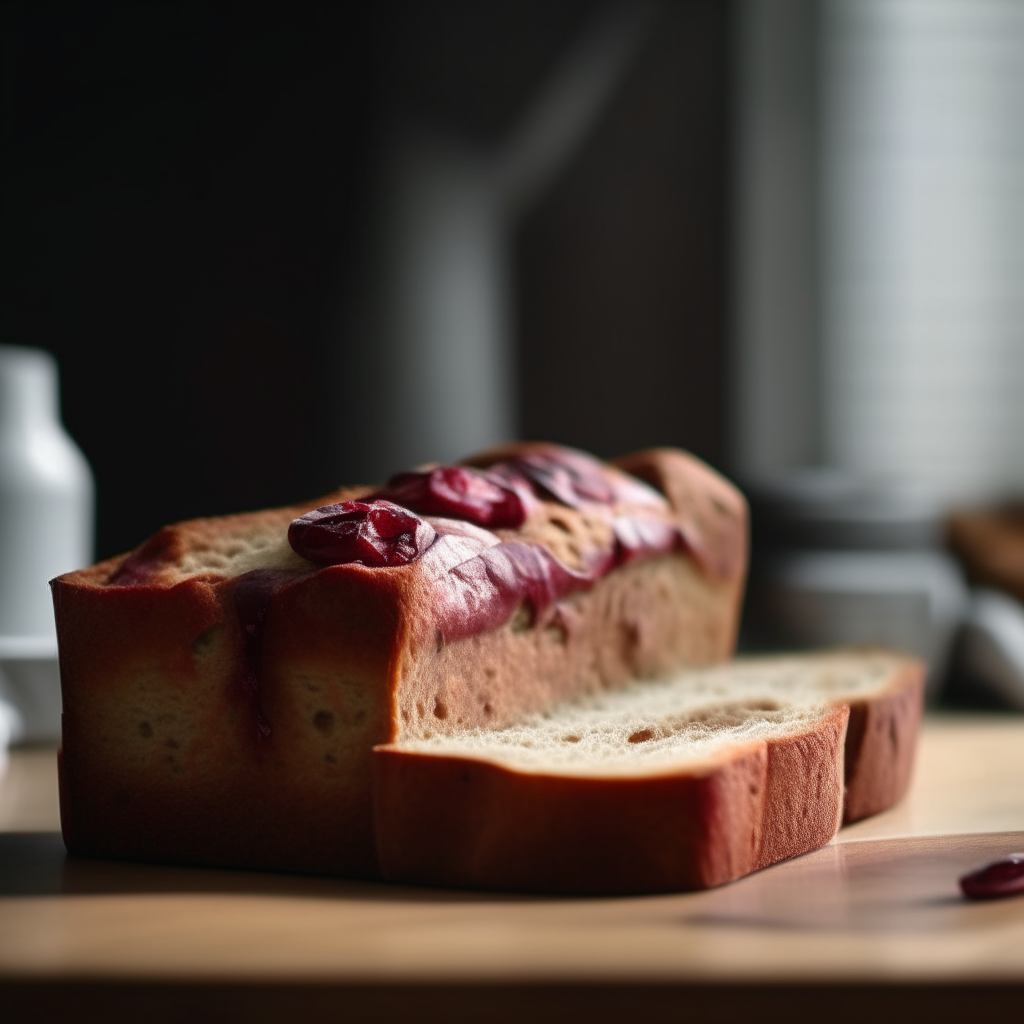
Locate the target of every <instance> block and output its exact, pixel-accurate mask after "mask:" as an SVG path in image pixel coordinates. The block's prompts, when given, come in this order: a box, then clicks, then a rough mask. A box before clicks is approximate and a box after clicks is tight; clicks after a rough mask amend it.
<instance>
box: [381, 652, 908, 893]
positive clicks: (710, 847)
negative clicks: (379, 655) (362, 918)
mask: <svg viewBox="0 0 1024 1024" xmlns="http://www.w3.org/2000/svg"><path fill="white" fill-rule="evenodd" d="M922 677H923V670H922V666H921V665H920V664H919V663H918V662H916V661H914V660H912V659H909V658H905V657H902V656H900V655H895V654H890V653H887V652H877V651H875V652H849V651H846V652H836V653H830V654H822V655H812V656H805V657H779V658H763V659H749V660H741V661H738V662H734V663H732V664H730V665H725V666H719V667H717V668H712V669H706V670H700V671H690V672H685V673H682V674H680V675H678V676H677V677H675V678H673V679H672V680H671V681H669V682H663V683H647V684H637V685H635V686H632V687H630V688H628V689H626V690H620V691H618V692H613V693H605V694H602V695H600V696H597V697H591V698H588V699H586V700H584V701H581V702H576V703H572V704H568V705H564V706H562V707H561V708H559V709H557V710H555V711H552V712H549V713H547V714H543V715H537V716H534V717H532V718H530V719H527V720H526V721H524V722H523V723H522V724H519V725H515V726H512V727H509V728H506V729H502V730H497V731H495V730H490V731H488V730H482V729H475V730H469V731H465V732H462V733H459V734H455V735H447V736H434V737H430V738H420V739H409V740H405V741H402V742H398V743H392V744H387V745H382V746H378V747H376V748H375V750H374V764H373V771H374V814H375V830H376V837H377V850H378V856H379V857H380V862H381V866H382V869H383V873H384V876H385V877H386V878H388V879H391V880H393V881H402V882H417V883H429V884H437V885H446V886H460V887H461V886H465V887H474V888H494V889H511V890H523V891H546V892H566V893H569V892H595V893H618V892H652V891H666V890H683V889H700V888H706V887H710V886H714V885H720V884H722V883H724V882H728V881H731V880H733V879H735V878H738V877H740V876H742V875H745V874H747V873H749V872H751V871H754V870H757V869H758V868H761V867H765V866H767V865H768V864H772V863H774V862H776V861H779V860H782V859H784V858H786V857H792V856H795V855H797V854H800V853H804V852H807V851H808V850H812V849H815V848H817V847H819V846H822V845H823V844H825V843H827V842H828V841H829V840H830V839H831V838H832V837H833V835H834V834H835V832H836V830H837V829H838V827H839V825H840V823H841V821H842V820H843V809H844V791H845V807H846V816H847V819H848V820H853V819H854V818H857V817H862V816H863V815H864V814H869V813H873V812H875V811H878V810H881V809H883V808H884V807H887V806H889V805H890V804H892V803H893V802H895V801H896V800H898V799H899V797H900V796H901V795H902V793H903V791H904V790H905V788H906V785H907V782H908V781H909V775H910V769H911V765H912V761H913V751H914V743H915V739H916V733H917V724H918V719H919V716H920V708H921V694H922ZM848 723H849V728H848Z"/></svg>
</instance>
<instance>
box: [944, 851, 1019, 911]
mask: <svg viewBox="0 0 1024 1024" xmlns="http://www.w3.org/2000/svg"><path fill="white" fill-rule="evenodd" d="M960 891H961V892H962V893H963V894H964V895H965V896H966V897H967V898H968V899H970V900H992V899H998V898H999V897H1000V896H1016V895H1018V894H1020V893H1024V853H1011V854H1009V855H1007V856H1006V857H1003V859H1002V860H997V861H993V862H992V863H991V864H986V865H985V867H983V868H979V869H978V870H977V871H972V872H971V873H970V874H967V875H964V876H963V878H961V879H960Z"/></svg>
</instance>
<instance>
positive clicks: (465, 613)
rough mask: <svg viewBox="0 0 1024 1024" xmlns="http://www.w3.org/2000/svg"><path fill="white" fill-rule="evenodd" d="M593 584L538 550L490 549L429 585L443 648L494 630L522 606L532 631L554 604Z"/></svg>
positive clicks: (513, 545) (514, 545) (511, 545)
mask: <svg viewBox="0 0 1024 1024" xmlns="http://www.w3.org/2000/svg"><path fill="white" fill-rule="evenodd" d="M597 579H598V576H597V575H592V574H584V573H576V572H573V571H572V570H571V569H568V568H567V567H566V566H564V565H563V564H562V563H561V562H559V561H558V559H557V558H555V556H554V555H552V554H551V553H550V552H549V551H548V550H547V549H546V548H542V547H540V546H539V545H537V544H524V543H521V542H519V541H509V542H506V543H503V544H495V545H493V546H492V547H489V548H487V549H485V550H484V551H482V552H480V554H478V555H475V556H474V557H473V558H469V559H467V560H466V561H464V562H460V563H459V564H458V565H456V566H454V567H453V568H452V569H449V570H448V572H446V573H443V574H442V575H440V576H439V577H438V578H437V579H436V580H435V581H434V588H435V593H436V594H437V601H436V604H435V607H436V608H437V609H438V611H439V619H440V627H441V634H442V636H443V637H444V639H445V641H446V642H447V641H452V640H459V639H462V638H464V637H468V636H473V635H475V634H477V633H483V632H484V631H486V630H489V629H495V628H497V627H498V626H502V625H504V624H505V623H506V622H508V620H509V619H511V618H512V616H513V614H514V613H515V610H516V609H517V608H518V607H519V605H520V604H521V603H523V602H524V601H526V602H528V603H529V605H530V607H531V608H532V611H533V623H534V624H535V625H536V624H537V623H538V622H541V621H543V620H544V617H545V613H546V612H547V611H548V610H549V609H550V608H551V607H552V605H554V604H555V603H556V602H557V601H559V600H560V599H561V598H563V597H565V596H566V595H567V594H570V593H572V592H573V591H578V590H588V589H589V588H590V587H592V586H593V585H594V583H595V582H596V581H597Z"/></svg>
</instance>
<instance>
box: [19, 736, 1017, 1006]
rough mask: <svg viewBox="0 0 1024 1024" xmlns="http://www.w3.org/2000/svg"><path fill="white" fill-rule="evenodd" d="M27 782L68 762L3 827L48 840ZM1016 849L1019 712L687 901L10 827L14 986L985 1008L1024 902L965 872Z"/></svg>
mask: <svg viewBox="0 0 1024 1024" xmlns="http://www.w3.org/2000/svg"><path fill="white" fill-rule="evenodd" d="M30 775H31V776H34V777H35V781H34V782H33V783H32V785H34V786H36V787H38V788H39V789H44V788H46V787H47V786H49V787H51V788H53V787H54V786H55V772H54V770H53V767H52V764H47V763H46V761H45V760H44V759H43V758H42V757H41V756H38V755H37V754H31V755H26V754H25V753H21V752H17V751H16V752H15V753H14V755H13V757H12V764H11V766H10V767H9V768H8V772H7V775H6V776H5V777H4V779H3V783H2V786H0V807H6V808H8V812H7V817H6V820H5V821H4V822H3V826H4V827H6V828H8V829H10V828H12V827H17V828H23V829H31V828H32V827H33V819H31V818H30V817H28V816H23V817H20V818H19V817H18V816H17V815H16V814H13V813H11V810H10V809H11V808H14V807H18V806H24V804H23V803H22V802H21V798H20V797H19V796H18V794H17V793H16V792H13V790H14V789H15V788H16V787H19V786H22V785H25V784H26V782H27V778H28V776H30ZM51 808H52V796H51ZM51 813H52V809H51ZM34 821H35V824H36V825H38V824H40V823H41V822H39V820H38V818H37V819H34ZM49 825H50V827H51V828H52V827H53V826H54V825H55V822H50V823H49ZM937 832H938V833H942V834H935V833H937ZM1022 848H1024V718H1020V717H1010V716H1007V717H1004V718H999V717H995V716H992V717H959V718H932V719H928V718H926V720H925V725H924V730H923V734H922V740H921V744H920V753H919V758H918V764H917V771H916V774H915V777H914V780H913V782H912V785H911V790H910V793H909V796H908V798H907V799H906V800H905V801H904V803H903V804H901V805H900V806H899V807H897V808H894V809H893V810H891V811H888V812H886V813H884V814H882V815H879V816H877V817H876V818H873V819H867V820H865V821H862V822H860V823H858V824H856V825H853V826H848V827H846V828H844V829H842V830H841V831H840V833H839V836H838V838H837V840H836V841H835V842H834V843H832V844H831V845H829V846H827V847H825V848H824V849H822V850H819V851H816V852H814V853H811V854H808V855H806V856H803V857H798V858H795V859H793V860H790V861H786V862H785V863H783V864H779V865H776V866H775V867H772V868H769V869H767V870H764V871H760V872H757V873H756V874H753V875H751V876H749V877H747V878H745V879H741V880H740V881H738V882H736V883H733V884H731V885H727V886H724V887H722V888H719V889H716V890H712V891H708V892H702V893H692V894H688V895H687V894H680V895H670V896H647V897H629V898H614V899H568V898H562V899H549V898H540V897H522V896H501V895H496V894H493V893H476V894H474V893H466V892H461V893H460V892H447V891H444V890H440V889H428V888H413V887H398V886H388V885H380V884H374V883H358V882H345V881H341V880H334V879H322V878H313V877H303V876H288V875H268V874H256V873H251V872H235V871H217V870H201V869H188V868H165V867H160V866H155V865H143V864H127V863H116V862H105V861H90V860H84V859H69V858H66V856H65V854H64V850H63V845H62V843H61V840H60V837H59V835H57V834H56V833H55V832H45V831H40V832H31V831H24V832H20V833H11V832H8V833H7V834H3V835H0V979H3V980H5V981H6V982H8V983H9V984H15V985H20V986H22V988H21V989H19V991H21V992H23V993H25V992H29V993H34V994H35V997H40V993H43V992H49V993H50V994H51V995H53V993H54V992H55V991H56V990H54V989H52V987H48V986H50V984H51V983H56V982H60V983H61V984H62V985H64V984H67V985H71V984H72V983H74V984H76V985H78V986H79V987H78V988H67V989H62V991H65V992H66V993H69V994H70V993H74V994H76V995H77V998H79V999H80V1000H85V1003H83V1004H82V1005H83V1006H87V1005H90V1004H89V999H90V998H92V997H90V996H89V992H92V993H101V994H103V993H105V995H104V996H103V998H105V999H107V998H114V997H113V996H112V995H111V993H119V995H118V996H117V998H118V999H122V1000H123V1001H124V1003H125V1005H126V1006H128V1005H136V1004H132V1002H131V991H134V992H136V993H137V994H138V993H140V992H141V993H147V992H148V993H151V994H155V993H159V992H165V993H166V992H169V991H172V990H173V991H174V992H176V993H178V996H177V997H175V999H177V1000H178V1001H177V1002H174V1001H173V1000H172V1003H173V1005H179V1003H180V1005H182V1006H185V1005H189V1004H188V999H189V998H194V999H195V1000H199V1001H200V1002H202V1001H204V1000H205V1003H206V1004H208V1005H210V1006H214V1005H220V1004H219V1003H218V1000H219V999H227V998H228V996H227V995H226V993H229V992H230V993H234V995H235V996H237V998H238V999H239V1000H242V1001H243V1002H244V998H247V996H246V993H251V991H252V988H251V986H252V985H257V984H258V985H259V986H261V989H260V990H261V991H267V989H266V988H264V987H265V986H274V985H280V986H292V988H289V989H288V991H290V992H293V993H294V992H298V991H299V989H298V988H295V986H304V987H303V988H302V991H303V992H305V993H306V996H305V997H303V998H307V997H308V999H309V1000H312V1002H310V1003H309V1005H310V1007H313V1006H314V1005H318V1004H316V998H319V996H316V993H320V995H321V996H323V998H324V999H327V995H325V993H333V994H334V997H337V996H338V994H339V988H340V989H344V990H345V992H352V993H354V995H353V998H354V999H355V1003H353V1004H352V1005H353V1006H355V1005H362V1004H361V1003H359V1000H360V999H364V998H365V999H370V995H369V993H380V992H383V991H387V992H388V993H391V994H390V995H388V996H387V998H386V1000H385V1002H384V1003H382V1005H387V1006H391V1003H392V1002H394V1003H395V1006H396V1007H399V1006H401V1007H404V1008H405V1010H406V1012H408V1010H409V1009H411V1008H413V1007H415V1006H416V1005H417V1003H416V1000H417V998H421V999H425V1000H426V1002H425V1003H422V1004H421V1005H434V1001H435V1000H438V999H441V995H440V993H447V996H448V997H449V999H450V1000H454V1001H455V1002H454V1003H453V1004H452V1005H460V1006H461V1005H463V1004H462V1003H460V1002H459V1000H460V999H461V1000H463V1001H465V1000H468V1002H465V1007H469V1006H470V1005H471V1003H472V999H471V996H470V994H469V992H470V990H472V991H477V992H479V991H487V992H490V993H492V995H491V996H490V998H493V999H497V1000H498V1001H499V1002H500V1001H501V996H500V993H501V992H503V991H506V990H507V991H511V988H509V986H511V987H512V988H514V989H515V990H516V991H521V992H523V993H526V992H527V991H528V992H532V993H533V995H532V996H529V997H528V996H527V995H526V994H523V995H521V996H520V997H516V998H519V999H521V1000H523V1001H522V1002H521V1003H515V1004H514V1005H517V1006H520V1007H521V1008H522V1009H524V1010H525V1009H527V1008H529V1007H533V1010H535V1011H537V1012H540V1008H542V1007H546V1008H547V1009H548V1010H552V1011H553V1008H557V1007H558V1006H561V1005H562V1003H561V1002H560V1000H561V999H563V998H564V999H569V998H570V996H569V995H559V993H563V994H564V993H570V994H572V993H575V994H576V995H575V996H574V997H573V998H574V999H579V1000H583V1002H581V1003H578V1005H583V1004H584V1003H585V1002H586V1000H587V999H588V998H591V997H592V996H593V993H594V992H595V991H602V990H603V989H602V986H603V987H604V988H605V989H606V990H607V992H608V993H609V995H608V1005H609V1006H613V1005H621V1003H620V1002H617V1000H625V1001H626V1002H627V1003H629V1005H633V1006H637V1007H639V1006H644V1005H647V1003H648V1002H650V1003H651V1006H652V1007H653V1006H654V1005H655V1003H657V1005H659V1006H662V1005H663V1006H665V1007H668V1008H671V1007H676V1008H677V1009H678V1008H680V1007H682V1006H690V1005H697V1004H695V1003H688V1002H687V1001H686V998H687V993H690V995H691V996H692V993H693V992H694V989H693V986H698V987H699V989H700V991H701V992H705V993H706V992H708V991H712V989H713V988H714V986H723V985H726V986H733V985H741V986H768V988H763V987H762V988H760V989H757V991H758V992H759V993H760V995H759V997H758V998H759V999H761V1000H763V1001H764V1005H766V1006H767V1005H776V1003H778V1005H779V1006H782V1005H784V1004H785V1005H791V1004H786V1003H785V1000H786V999H793V998H797V996H795V995H794V993H796V992H801V993H803V994H804V995H803V996H800V997H799V998H804V997H806V996H807V993H809V992H811V991H816V992H817V993H818V998H819V999H820V1001H821V1005H832V1002H833V1000H835V999H837V998H838V995H837V993H839V992H846V993H848V994H850V995H849V998H851V999H866V998H867V995H866V994H867V993H869V992H871V991H875V992H876V996H877V1000H876V1002H875V1003H874V1004H863V1005H874V1006H875V1009H876V1010H877V1009H878V1008H879V1007H881V1008H883V1009H884V1008H886V1007H888V1008H890V1009H891V1008H892V1007H893V1006H894V1005H895V1004H894V1003H892V1002H891V997H890V996H887V995H885V993H886V992H888V993H891V992H892V991H893V989H892V986H893V985H897V986H910V987H911V990H912V991H915V992H919V993H926V994H927V993H931V995H930V996H929V998H933V999H934V1000H935V1003H934V1005H936V1006H937V1007H940V1008H941V1007H943V1006H945V1007H947V1008H948V1007H953V1006H960V1005H961V1004H959V1003H957V999H958V998H959V996H958V995H957V992H959V991H960V989H959V988H957V986H968V988H969V990H970V991H971V992H978V991H981V989H979V986H981V987H982V988H983V989H984V992H983V993H982V994H983V995H984V998H991V999H995V998H996V995H998V993H1003V996H1006V997H1007V998H1010V995H1012V991H1013V990H1014V987H1016V991H1017V993H1018V995H1017V996H1016V997H1014V998H1017V999H1019V991H1020V986H1021V985H1024V902H1022V900H1021V898H1016V899H1010V900H1004V901H996V902H993V903H989V904H969V903H967V902H965V901H963V900H961V899H960V898H959V896H958V895H957V877H958V876H959V875H960V874H962V873H963V872H964V871H966V870H968V869H970V868H972V867H976V866H978V865H980V864H982V863H984V862H986V861H988V860H991V859H994V858H996V857H998V856H1002V855H1005V854H1006V853H1009V852H1011V851H1014V850H1018V849H1022ZM86 983H87V984H86ZM82 985H85V988H82V987H81V986H82ZM133 985H134V986H136V988H134V989H132V988H131V986H133ZM794 985H798V986H801V987H800V988H799V989H793V988H786V987H785V986H794ZM851 985H855V986H857V987H856V989H851V988H849V987H848V986H851ZM25 986H28V987H25ZM32 986H35V988H33V987H32ZM40 986H42V988H41V987H40ZM89 986H93V987H92V988H89ZM126 986H127V987H126ZM151 986H156V987H155V988H151ZM160 986H163V987H162V988H161V987H160ZM168 986H171V987H172V988H170V989H169V988H168ZM188 986H192V988H191V989H189V988H188ZM197 986H198V988H197ZM203 986H206V988H203ZM209 986H213V988H212V989H211V988H210V987H209ZM232 986H234V987H233V988H232ZM310 986H312V987H310ZM395 986H398V988H396V987H395ZM417 986H418V987H417ZM424 986H426V989H427V990H429V991H428V992H427V994H426V995H424ZM446 986H447V987H446ZM467 986H469V987H468V988H467ZM479 986H484V989H480V988H479ZM502 986H504V988H503V987H502ZM523 986H526V988H525V989H524V988H523ZM708 986H711V988H709V987H708ZM806 986H819V988H818V989H811V988H807V987H806ZM835 986H839V987H838V988H836V987H835ZM843 986H847V987H843ZM871 986H875V989H872V988H871ZM878 986H883V988H879V987H878ZM1000 986H1001V987H1000ZM1007 986H1009V987H1007ZM281 991H282V992H283V991H284V990H283V989H282V990H281ZM716 991H717V990H716ZM721 991H722V992H728V991H732V989H731V988H726V989H721ZM749 991H751V992H752V991H754V989H750V990H749ZM188 992H191V993H192V996H187V993H188ZM204 992H205V993H206V995H203V993H204ZM197 993H198V994H197ZM360 993H362V994H360ZM396 993H404V996H400V995H398V994H396ZM587 993H589V995H587ZM858 993H859V995H857V994H858ZM944 993H946V994H945V995H944ZM985 993H987V995H985ZM993 993H996V995H993ZM1008 993H1009V994H1010V995H1007V994H1008ZM1003 996H1000V997H999V998H1003ZM26 998H27V997H26ZM54 998H56V997H55V996H54ZM69 998H70V995H69ZM96 998H99V996H96ZM138 998H139V999H140V1000H141V999H143V996H139V997H138ZM268 998H269V997H268ZM275 998H277V997H276V996H275V997H273V998H269V1001H268V1003H267V1005H268V1006H270V1005H277V1004H276V1003H275V1002H274V999H275ZM280 998H281V999H284V998H285V997H284V995H281V996H280ZM296 998H298V997H296ZM509 998H510V999H511V998H512V997H511V996H510V997H509ZM693 998H698V997H696V996H693ZM729 998H732V997H729ZM735 998H737V999H738V998H739V996H738V995H737V996H736V997H735ZM921 998H922V999H923V998H924V996H922V997H921ZM979 998H981V997H979ZM631 999H632V1000H633V1002H631V1003H630V1002H629V1001H630V1000H631ZM652 1000H653V1001H654V1002H651V1001H652ZM659 1000H661V1002H659ZM673 1000H676V1002H673ZM680 1000H681V1002H680ZM442 1001H443V1000H442ZM773 1001H774V1002H773ZM114 1002H115V1003H116V999H115V1000H114ZM299 1002H300V1003H301V1002H302V1000H301V999H300V1000H299ZM600 1002H601V1001H600V1000H597V1001H596V1002H595V1005H598V1004H600ZM97 1005H98V1004H97ZM109 1005H113V1004H109ZM168 1005H171V1004H168ZM196 1005H198V1003H197V1004H196ZM231 1005H233V1006H234V1005H241V1003H232V1004H231ZM473 1005H476V1004H473ZM503 1005H504V1004H503ZM508 1005H509V1006H511V1005H513V1003H512V1002H509V1003H508ZM701 1005H703V1004H701ZM723 1005H727V1006H731V1005H732V1003H731V1002H728V1000H727V1001H726V1003H724V1004H723ZM736 1005H737V1006H738V1005H739V1004H738V1003H737V1004H736ZM801 1005H802V1004H801ZM844 1005H845V1004H844ZM851 1005H852V1004H851ZM858 1005H862V1004H860V1003H858ZM900 1005H902V1004H900ZM979 1005H980V1004H979ZM986 1005H987V1004H986ZM993 1005H995V1004H993ZM126 1012H127V1011H126ZM467 1012H468V1009H467ZM531 1012H532V1011H531ZM830 1012H831V1011H830ZM395 1013H396V1015H397V1013H398V1010H397V1009H396V1010H395ZM254 1019H262V1018H254ZM467 1019H468V1018H467ZM600 1019H604V1018H600ZM837 1019H838V1018H837ZM851 1019H852V1018H851ZM938 1019H941V1018H938Z"/></svg>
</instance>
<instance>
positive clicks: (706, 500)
mask: <svg viewBox="0 0 1024 1024" xmlns="http://www.w3.org/2000/svg"><path fill="white" fill-rule="evenodd" d="M612 464H613V465H615V466H617V467H618V468H619V469H622V470H625V472H627V473H630V474H632V475H633V476H635V477H638V478H639V479H641V480H644V481H645V482H646V483H649V484H650V485H651V486H652V487H654V488H656V489H657V490H659V491H661V493H662V494H664V495H665V497H666V498H668V500H669V502H670V503H671V505H672V511H673V512H675V514H676V515H677V516H679V517H680V518H681V519H682V521H683V523H684V532H685V533H686V535H687V536H688V537H690V538H692V541H691V543H692V544H693V547H694V554H695V556H696V557H697V559H698V560H699V561H701V562H702V564H704V565H705V567H706V568H707V569H708V570H709V571H711V572H713V573H715V574H716V575H717V576H718V577H719V578H721V579H732V578H735V577H737V576H742V575H743V574H744V572H745V571H746V565H747V544H748V540H747V529H748V514H747V503H746V499H745V498H744V497H743V495H742V494H741V493H740V492H739V491H738V490H737V489H736V488H735V487H733V486H732V484H730V483H729V482H728V481H727V480H725V479H724V478H723V477H721V476H719V474H718V473H716V472H715V471H714V470H713V469H712V468H711V467H710V466H708V465H707V464H706V463H704V462H702V461H701V460H700V459H698V458H696V457H695V456H693V455H690V454H689V453H688V452H683V451H679V450H678V449H675V448H648V449H646V450H645V451H640V452H633V453H632V454H630V455H623V456H622V457H621V458H618V459H613V460H612Z"/></svg>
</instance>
